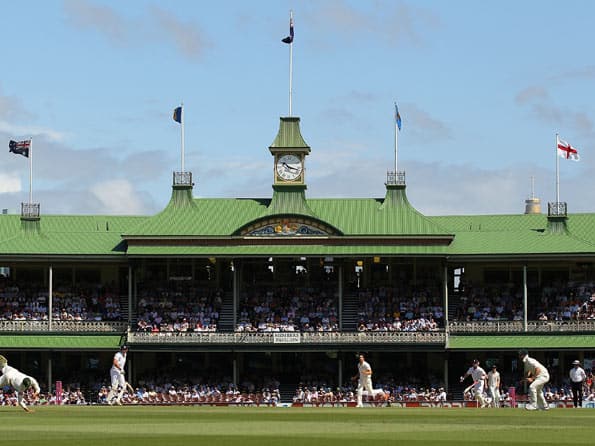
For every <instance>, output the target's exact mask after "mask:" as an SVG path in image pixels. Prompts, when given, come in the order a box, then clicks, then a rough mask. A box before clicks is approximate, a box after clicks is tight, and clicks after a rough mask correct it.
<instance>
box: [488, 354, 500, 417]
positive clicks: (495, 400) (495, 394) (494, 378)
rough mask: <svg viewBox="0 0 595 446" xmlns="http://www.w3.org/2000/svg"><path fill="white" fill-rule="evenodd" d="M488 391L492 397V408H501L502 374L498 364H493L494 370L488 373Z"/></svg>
mask: <svg viewBox="0 0 595 446" xmlns="http://www.w3.org/2000/svg"><path fill="white" fill-rule="evenodd" d="M488 389H489V391H490V396H491V397H492V406H494V407H500V372H498V368H497V366H496V364H493V365H492V370H490V371H489V372H488Z"/></svg>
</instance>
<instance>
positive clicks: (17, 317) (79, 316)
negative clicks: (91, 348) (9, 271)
mask: <svg viewBox="0 0 595 446" xmlns="http://www.w3.org/2000/svg"><path fill="white" fill-rule="evenodd" d="M48 313H49V295H48V288H47V286H46V287H44V286H42V285H41V284H29V285H21V284H19V285H17V284H16V283H11V282H10V281H9V280H7V279H2V280H0V321H47V320H48ZM120 319H121V318H120V301H119V296H118V294H117V292H116V291H115V289H114V287H113V286H110V285H107V286H106V285H99V284H96V285H79V286H74V287H67V286H57V287H56V288H55V289H54V290H53V291H52V320H54V321H118V320H120Z"/></svg>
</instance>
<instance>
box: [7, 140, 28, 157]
mask: <svg viewBox="0 0 595 446" xmlns="http://www.w3.org/2000/svg"><path fill="white" fill-rule="evenodd" d="M29 149H31V140H30V139H26V140H25V141H13V140H10V142H9V143H8V151H9V152H12V153H14V154H16V155H23V156H24V157H26V158H29Z"/></svg>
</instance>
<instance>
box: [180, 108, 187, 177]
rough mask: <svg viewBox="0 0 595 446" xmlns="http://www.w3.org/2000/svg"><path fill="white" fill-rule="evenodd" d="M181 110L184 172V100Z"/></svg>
mask: <svg viewBox="0 0 595 446" xmlns="http://www.w3.org/2000/svg"><path fill="white" fill-rule="evenodd" d="M180 107H181V109H180V111H181V115H182V116H181V118H182V119H180V121H181V122H180V132H181V139H182V172H184V115H185V114H186V112H184V102H182V103H181V104H180Z"/></svg>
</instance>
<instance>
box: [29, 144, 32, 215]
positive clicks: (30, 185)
mask: <svg viewBox="0 0 595 446" xmlns="http://www.w3.org/2000/svg"><path fill="white" fill-rule="evenodd" d="M29 141H30V142H29V204H31V203H33V137H31V138H29Z"/></svg>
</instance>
